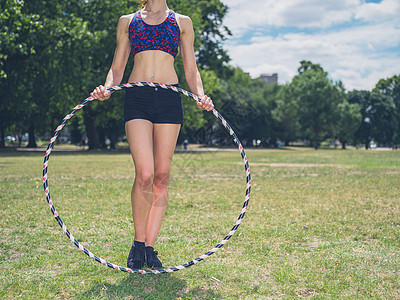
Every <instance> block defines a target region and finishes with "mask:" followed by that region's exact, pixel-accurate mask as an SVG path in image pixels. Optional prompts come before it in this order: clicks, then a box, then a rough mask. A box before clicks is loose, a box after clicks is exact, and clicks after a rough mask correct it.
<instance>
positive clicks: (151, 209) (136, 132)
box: [91, 0, 214, 269]
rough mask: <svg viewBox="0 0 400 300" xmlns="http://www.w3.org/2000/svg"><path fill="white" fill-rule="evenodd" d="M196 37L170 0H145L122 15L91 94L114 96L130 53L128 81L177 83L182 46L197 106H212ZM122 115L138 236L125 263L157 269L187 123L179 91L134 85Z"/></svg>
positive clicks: (188, 82) (185, 66) (185, 65)
mask: <svg viewBox="0 0 400 300" xmlns="http://www.w3.org/2000/svg"><path fill="white" fill-rule="evenodd" d="M193 42H194V32H193V25H192V21H191V19H190V18H189V17H187V16H183V15H180V14H177V13H175V12H174V11H172V10H170V9H168V6H167V2H166V0H148V1H143V0H142V9H141V10H139V11H137V12H136V13H134V14H130V15H126V16H122V17H121V18H120V19H119V22H118V27H117V47H116V50H115V54H114V60H113V63H112V65H111V68H110V71H109V72H108V75H107V79H106V82H105V84H104V86H102V85H100V86H98V87H97V88H96V89H95V90H94V91H93V92H92V93H91V95H92V97H94V98H96V99H99V100H101V101H103V100H106V99H108V98H109V97H110V96H111V94H110V92H108V91H107V90H106V89H107V88H108V87H111V86H114V85H118V84H120V82H121V80H122V77H123V74H124V70H125V66H126V63H127V60H128V57H129V54H130V52H132V54H133V55H134V66H133V69H132V72H131V74H130V77H129V82H138V81H151V82H158V83H164V84H169V85H177V84H178V77H177V75H176V72H175V69H174V60H175V56H176V55H177V53H178V46H179V48H180V53H181V56H182V61H183V66H184V70H185V77H186V82H187V84H188V86H189V88H190V90H191V91H192V92H193V93H194V94H196V95H198V96H199V97H200V98H201V101H200V102H197V106H198V107H199V108H201V109H205V110H208V111H210V110H212V109H213V107H214V105H213V103H212V101H211V99H210V98H209V97H207V96H206V95H204V91H203V85H202V81H201V77H200V73H199V71H198V69H197V65H196V61H195V54H194V50H193ZM124 119H125V131H126V136H127V139H128V143H129V148H130V151H131V154H132V158H133V162H134V165H135V181H134V184H133V187H132V193H131V201H132V211H133V220H134V227H135V237H134V241H133V244H132V248H131V250H130V252H129V256H128V260H127V265H128V267H129V268H132V269H140V268H142V267H143V266H144V265H147V266H148V267H150V268H157V269H159V268H162V264H161V262H160V260H159V259H158V257H157V252H156V251H154V243H155V241H156V238H157V235H158V233H159V230H160V227H161V223H162V219H163V217H164V214H165V211H166V208H167V203H168V185H169V174H170V168H171V162H172V156H173V154H174V149H175V145H176V141H177V138H178V134H179V130H180V128H181V125H182V124H183V112H182V103H181V98H180V95H179V94H178V93H176V92H173V91H170V90H164V89H157V88H151V87H133V88H130V89H128V90H126V95H125V101H124Z"/></svg>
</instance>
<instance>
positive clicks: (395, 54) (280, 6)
mask: <svg viewBox="0 0 400 300" xmlns="http://www.w3.org/2000/svg"><path fill="white" fill-rule="evenodd" d="M222 2H223V3H224V4H225V5H227V6H228V7H229V10H228V13H227V15H226V16H225V18H224V25H226V26H227V27H228V28H229V29H230V30H231V32H232V36H231V37H229V39H228V40H227V41H226V42H225V45H224V48H225V49H226V50H227V51H228V53H229V55H230V57H231V59H232V60H231V62H230V64H231V65H234V66H238V67H240V68H242V69H243V70H244V71H245V72H248V73H249V74H250V75H251V77H253V78H256V77H259V76H260V74H262V73H264V74H272V73H278V82H279V84H284V83H286V82H290V81H291V79H292V78H293V76H295V75H296V74H297V69H298V67H299V66H300V61H301V60H309V61H311V62H313V63H316V64H320V65H321V66H322V67H323V69H324V70H325V71H326V72H328V76H329V78H330V79H332V80H333V81H335V82H336V81H339V80H341V81H342V82H343V83H344V86H345V88H346V89H347V90H353V89H357V90H372V89H373V88H374V87H375V85H376V83H377V82H378V81H379V79H382V78H388V77H392V76H393V75H395V74H400V0H375V1H368V0H323V1H321V0H281V1H280V0H222Z"/></svg>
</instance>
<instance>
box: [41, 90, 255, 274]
mask: <svg viewBox="0 0 400 300" xmlns="http://www.w3.org/2000/svg"><path fill="white" fill-rule="evenodd" d="M134 86H138V87H143V86H150V87H154V88H163V89H168V90H172V91H174V92H177V93H181V94H183V95H185V96H188V97H190V98H193V99H194V100H196V101H200V98H199V97H198V96H196V95H194V94H192V93H190V92H188V91H185V90H183V89H181V88H178V87H175V86H171V85H166V84H159V83H154V82H133V83H125V84H120V85H117V86H113V87H110V88H108V89H107V90H108V91H110V92H114V91H118V90H121V89H127V88H131V87H134ZM93 100H94V98H93V97H91V96H90V97H88V98H86V99H85V100H83V101H82V102H81V103H80V104H78V105H77V106H75V107H74V109H73V110H72V111H71V112H70V113H69V114H67V115H66V116H65V117H64V119H63V121H62V122H61V124H60V125H59V126H58V127H57V129H56V130H55V132H54V135H53V137H52V138H51V139H50V142H49V145H48V147H47V150H46V154H45V156H44V163H43V188H44V192H45V194H46V200H47V203H48V204H49V206H50V210H51V212H52V213H53V216H54V218H55V219H56V221H57V222H58V224H59V225H60V227H61V228H62V230H63V231H64V233H65V234H66V235H67V237H68V238H69V239H70V240H71V242H72V243H74V245H75V246H76V247H77V248H79V250H81V251H82V252H84V253H85V254H86V255H87V256H89V257H90V258H92V259H93V260H95V261H97V262H98V263H100V264H102V265H104V266H107V267H110V268H113V269H115V270H120V271H123V272H129V273H140V274H161V273H171V272H175V271H179V270H182V269H185V268H188V267H191V266H193V265H195V264H197V263H198V262H200V261H202V260H204V259H206V258H208V257H210V256H211V255H212V254H214V253H215V252H217V251H218V250H219V249H220V248H222V247H223V246H224V245H225V244H226V243H227V242H228V240H229V239H230V238H231V237H232V235H233V234H234V233H235V231H236V230H237V229H238V227H239V225H240V223H241V222H242V219H243V218H244V215H245V213H246V211H247V206H248V203H249V200H250V187H251V177H250V168H249V163H248V161H247V157H246V154H245V152H244V149H243V146H242V144H241V143H240V141H239V139H238V137H237V136H236V134H235V133H234V131H233V129H232V127H231V126H230V125H229V124H228V123H227V122H226V120H225V119H224V118H223V117H222V116H221V115H220V114H219V113H218V112H217V111H216V110H215V109H213V110H212V112H213V114H214V116H215V117H216V118H218V119H219V120H220V121H221V123H222V125H223V126H224V127H225V128H226V130H227V131H228V132H229V134H230V135H231V136H232V137H233V140H234V142H235V143H236V145H237V146H238V147H239V151H240V154H241V156H242V159H243V162H244V166H245V171H246V195H245V200H244V203H243V207H242V210H241V212H240V214H239V217H238V219H237V220H236V222H235V224H234V226H233V227H232V229H231V231H230V232H229V233H228V234H227V235H226V236H225V238H224V239H223V240H222V241H221V242H219V243H218V245H216V246H215V247H214V248H212V249H211V250H209V251H208V252H206V253H205V254H203V255H201V256H199V257H198V258H195V259H193V260H191V261H189V262H187V263H186V264H183V265H179V266H176V267H172V268H168V269H162V270H136V269H130V268H127V267H120V266H118V265H116V264H113V263H111V262H108V261H106V260H104V259H103V258H100V257H98V256H96V255H94V254H93V253H92V252H90V251H89V250H88V249H86V248H85V247H83V246H82V245H81V244H80V243H79V242H78V241H77V240H76V239H75V238H74V236H73V235H72V234H71V232H70V231H69V230H68V229H67V227H66V225H65V223H64V222H63V221H62V220H61V217H60V215H59V214H58V213H57V211H56V209H55V207H54V204H53V201H52V199H51V197H50V191H49V184H48V182H47V169H48V165H49V157H50V153H51V151H52V149H53V145H54V142H55V141H56V139H57V137H58V135H59V133H60V131H61V130H62V129H63V127H64V126H65V124H66V123H67V122H68V120H69V119H71V118H72V116H73V115H74V114H75V113H76V112H77V111H78V110H79V109H81V108H83V107H84V106H85V105H86V104H88V103H89V102H91V101H93Z"/></svg>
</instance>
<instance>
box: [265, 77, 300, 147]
mask: <svg viewBox="0 0 400 300" xmlns="http://www.w3.org/2000/svg"><path fill="white" fill-rule="evenodd" d="M297 100H298V98H297V97H296V94H295V92H294V90H293V86H292V85H290V84H286V85H284V86H282V87H281V89H280V90H279V92H278V94H277V96H276V107H275V109H274V110H273V111H272V118H273V119H274V120H275V122H276V123H277V127H278V137H279V139H281V140H282V141H283V142H284V143H285V146H288V145H289V142H291V141H293V140H295V139H296V138H298V137H299V133H300V123H299V115H298V110H299V105H298V101H297Z"/></svg>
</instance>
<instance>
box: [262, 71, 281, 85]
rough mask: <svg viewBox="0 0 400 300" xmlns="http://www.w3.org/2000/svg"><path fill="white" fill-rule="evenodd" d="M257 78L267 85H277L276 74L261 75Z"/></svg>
mask: <svg viewBox="0 0 400 300" xmlns="http://www.w3.org/2000/svg"><path fill="white" fill-rule="evenodd" d="M259 78H261V79H262V80H264V81H265V82H266V83H267V84H271V85H272V84H278V73H273V74H272V75H269V74H261V75H260V77H259Z"/></svg>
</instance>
